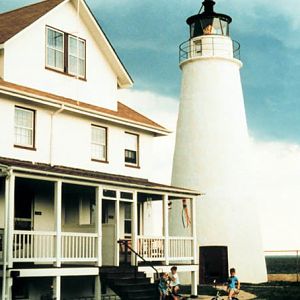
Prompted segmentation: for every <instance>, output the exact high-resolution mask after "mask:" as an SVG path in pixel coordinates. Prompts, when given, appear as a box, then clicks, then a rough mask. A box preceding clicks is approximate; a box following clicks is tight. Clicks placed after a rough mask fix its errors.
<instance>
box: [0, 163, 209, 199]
mask: <svg viewBox="0 0 300 300" xmlns="http://www.w3.org/2000/svg"><path fill="white" fill-rule="evenodd" d="M1 167H2V168H3V169H6V170H11V171H13V172H21V173H30V174H40V175H47V176H49V175H50V174H51V176H55V177H63V178H69V179H73V180H75V179H76V180H77V181H78V180H79V181H80V180H85V181H87V182H89V181H90V182H97V183H101V184H107V185H114V186H127V187H129V188H135V189H140V190H149V191H151V190H153V191H162V192H166V193H170V194H172V193H174V194H181V195H186V196H188V195H189V196H194V197H196V196H201V195H203V193H201V192H199V191H195V190H189V189H184V188H180V187H174V186H159V185H157V186H156V185H152V186H149V185H143V184H139V183H126V182H119V181H114V180H107V179H100V178H94V177H89V176H86V177H82V176H77V175H76V176H75V175H70V174H62V173H59V172H55V171H53V172H52V171H45V170H34V169H31V168H27V167H18V166H14V165H2V164H1ZM6 170H5V171H4V172H3V174H4V175H6ZM0 173H2V170H1V168H0Z"/></svg>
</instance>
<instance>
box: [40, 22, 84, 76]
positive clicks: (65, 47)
mask: <svg viewBox="0 0 300 300" xmlns="http://www.w3.org/2000/svg"><path fill="white" fill-rule="evenodd" d="M46 67H47V68H48V69H53V70H56V71H59V72H61V73H65V74H68V75H72V76H75V77H78V78H80V79H84V80H85V79H86V42H85V40H84V39H82V38H79V37H77V36H73V35H71V34H68V33H66V32H63V31H60V30H57V29H54V28H52V27H48V26H46Z"/></svg>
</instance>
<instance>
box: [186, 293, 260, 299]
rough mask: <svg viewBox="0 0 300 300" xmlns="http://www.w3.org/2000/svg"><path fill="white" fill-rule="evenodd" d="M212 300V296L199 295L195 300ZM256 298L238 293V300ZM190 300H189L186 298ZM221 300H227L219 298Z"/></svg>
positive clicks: (222, 297) (225, 297) (224, 297)
mask: <svg viewBox="0 0 300 300" xmlns="http://www.w3.org/2000/svg"><path fill="white" fill-rule="evenodd" d="M212 298H213V296H207V295H201V296H198V298H197V299H202V300H211V299H212ZM255 298H256V296H255V295H253V294H250V293H247V292H244V291H240V293H239V295H238V299H239V300H250V299H255ZM187 299H190V298H187ZM221 299H223V300H227V296H221Z"/></svg>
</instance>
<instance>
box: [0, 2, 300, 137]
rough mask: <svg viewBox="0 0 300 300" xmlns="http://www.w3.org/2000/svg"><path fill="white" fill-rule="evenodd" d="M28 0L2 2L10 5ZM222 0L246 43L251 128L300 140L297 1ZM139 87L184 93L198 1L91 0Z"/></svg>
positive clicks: (175, 94) (239, 37) (220, 7)
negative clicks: (184, 65) (186, 50)
mask: <svg viewBox="0 0 300 300" xmlns="http://www.w3.org/2000/svg"><path fill="white" fill-rule="evenodd" d="M33 2H35V1H28V0H11V1H6V0H0V10H1V11H5V10H8V9H12V8H15V7H19V6H22V5H24V4H29V3H33ZM288 2H289V4H290V6H287V5H285V4H284V3H286V2H285V1H283V0H272V1H271V0H264V1H260V0H251V1H246V0H245V1H241V0H226V1H225V0H217V5H216V10H217V11H218V12H222V13H226V14H229V15H230V16H232V18H233V23H232V25H231V36H232V38H233V39H235V40H237V41H239V42H240V43H241V55H242V61H243V63H244V67H243V69H242V71H241V72H242V80H243V87H244V96H245V105H246V111H247V118H248V125H249V131H250V133H251V135H252V136H253V137H254V138H256V139H260V140H266V141H270V140H272V141H273V140H276V141H285V142H294V143H300V117H299V115H300V84H299V83H298V82H299V78H300V59H298V55H299V53H300V42H299V41H300V39H299V38H298V37H299V36H300V24H299V21H298V20H297V19H298V16H297V13H296V12H297V8H299V9H298V11H299V10H300V3H299V1H297V0H289V1H288ZM87 3H88V4H89V6H90V8H91V9H92V11H93V12H94V14H95V16H96V17H97V19H98V20H99V22H100V24H101V26H102V27H103V29H104V31H105V32H106V34H107V35H108V37H109V39H110V40H111V42H112V44H113V45H114V47H115V49H116V50H117V52H118V54H119V56H120V57H121V59H122V60H123V62H124V63H125V65H126V67H127V69H128V70H129V72H130V74H131V75H132V77H133V79H134V81H135V86H134V88H135V89H136V90H146V91H151V92H154V93H157V94H160V95H165V96H170V97H173V98H178V95H179V90H180V70H179V68H178V45H179V44H180V43H181V42H183V41H185V40H186V39H187V38H188V26H187V25H186V23H185V20H186V18H187V17H189V16H190V15H192V14H195V13H197V12H198V10H199V8H200V5H201V1H196V0H184V1H183V0H172V1H170V0H160V1H150V0H87Z"/></svg>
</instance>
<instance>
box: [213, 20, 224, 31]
mask: <svg viewBox="0 0 300 300" xmlns="http://www.w3.org/2000/svg"><path fill="white" fill-rule="evenodd" d="M212 27H213V33H212V34H220V35H222V34H223V30H222V26H221V20H220V19H219V18H214V21H213V25H212Z"/></svg>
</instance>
